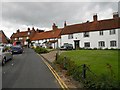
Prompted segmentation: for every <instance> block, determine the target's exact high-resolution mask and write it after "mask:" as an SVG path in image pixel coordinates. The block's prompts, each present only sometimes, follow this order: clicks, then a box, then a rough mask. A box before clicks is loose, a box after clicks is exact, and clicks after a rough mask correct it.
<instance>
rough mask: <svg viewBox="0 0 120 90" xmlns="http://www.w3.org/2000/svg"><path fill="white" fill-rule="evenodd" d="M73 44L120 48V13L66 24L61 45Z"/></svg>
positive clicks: (88, 46)
mask: <svg viewBox="0 0 120 90" xmlns="http://www.w3.org/2000/svg"><path fill="white" fill-rule="evenodd" d="M64 43H69V44H72V45H73V47H74V48H102V49H105V48H108V49H111V48H119V49H120V17H119V15H118V13H116V14H114V15H113V18H112V19H107V20H100V21H99V20H97V15H94V16H93V22H86V23H82V24H75V25H69V26H66V27H65V28H64V29H63V31H62V33H61V46H62V45H64Z"/></svg>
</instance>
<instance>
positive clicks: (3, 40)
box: [0, 30, 8, 44]
mask: <svg viewBox="0 0 120 90" xmlns="http://www.w3.org/2000/svg"><path fill="white" fill-rule="evenodd" d="M0 38H1V43H6V44H7V43H8V38H7V36H6V35H5V34H4V32H3V31H2V30H1V31H0Z"/></svg>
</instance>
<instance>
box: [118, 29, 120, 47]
mask: <svg viewBox="0 0 120 90" xmlns="http://www.w3.org/2000/svg"><path fill="white" fill-rule="evenodd" d="M118 48H119V49H120V29H119V30H118Z"/></svg>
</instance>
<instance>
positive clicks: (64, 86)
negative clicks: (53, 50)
mask: <svg viewBox="0 0 120 90" xmlns="http://www.w3.org/2000/svg"><path fill="white" fill-rule="evenodd" d="M37 55H38V56H40V55H39V54H37ZM40 57H41V56H40ZM41 58H42V60H43V62H44V63H45V64H46V65H47V67H48V68H49V69H50V71H51V72H52V74H53V75H54V77H55V78H56V80H57V81H58V83H59V84H60V86H61V87H62V89H63V90H69V89H68V87H67V85H66V84H65V83H64V81H63V80H62V79H61V78H60V76H59V75H58V74H57V72H56V71H55V70H54V69H53V68H52V66H51V65H50V64H49V63H48V62H47V61H46V60H44V59H43V57H41Z"/></svg>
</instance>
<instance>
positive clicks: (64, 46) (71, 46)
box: [60, 43, 73, 50]
mask: <svg viewBox="0 0 120 90" xmlns="http://www.w3.org/2000/svg"><path fill="white" fill-rule="evenodd" d="M72 49H73V45H72V44H69V43H65V44H64V45H63V46H61V47H60V50H72Z"/></svg>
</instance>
